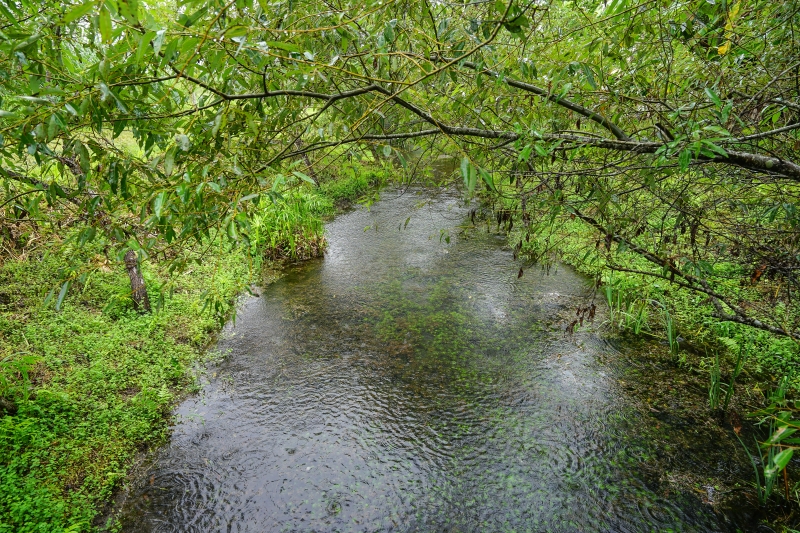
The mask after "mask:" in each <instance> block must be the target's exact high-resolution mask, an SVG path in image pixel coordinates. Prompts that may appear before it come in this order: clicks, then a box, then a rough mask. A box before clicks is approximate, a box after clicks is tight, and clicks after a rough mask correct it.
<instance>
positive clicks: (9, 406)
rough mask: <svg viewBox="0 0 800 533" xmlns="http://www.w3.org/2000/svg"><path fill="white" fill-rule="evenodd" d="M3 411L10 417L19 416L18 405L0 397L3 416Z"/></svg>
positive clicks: (0, 409) (0, 412)
mask: <svg viewBox="0 0 800 533" xmlns="http://www.w3.org/2000/svg"><path fill="white" fill-rule="evenodd" d="M3 411H5V412H6V414H9V415H15V414H17V404H15V403H14V402H12V401H11V400H6V399H5V398H3V397H2V396H0V414H2V413H3Z"/></svg>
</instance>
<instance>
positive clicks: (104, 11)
mask: <svg viewBox="0 0 800 533" xmlns="http://www.w3.org/2000/svg"><path fill="white" fill-rule="evenodd" d="M97 24H98V26H99V27H100V36H101V37H102V38H103V41H105V42H107V43H110V42H111V12H110V11H109V10H108V8H107V7H106V6H103V7H102V8H100V14H99V15H98V21H97Z"/></svg>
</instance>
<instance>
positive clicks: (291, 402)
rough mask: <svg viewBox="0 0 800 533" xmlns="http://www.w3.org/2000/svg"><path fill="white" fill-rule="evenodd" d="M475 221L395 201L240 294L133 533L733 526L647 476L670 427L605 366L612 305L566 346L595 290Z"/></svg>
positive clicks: (127, 515)
mask: <svg viewBox="0 0 800 533" xmlns="http://www.w3.org/2000/svg"><path fill="white" fill-rule="evenodd" d="M409 217H410V218H409ZM468 222H469V209H468V207H465V206H464V203H463V201H462V200H460V199H459V198H458V197H457V196H455V195H450V194H447V193H442V194H440V195H438V196H429V193H425V192H422V191H415V190H408V191H389V192H385V193H384V194H383V198H382V200H381V201H379V202H377V203H376V204H374V205H372V206H371V208H370V209H366V208H357V209H354V210H352V211H350V212H348V213H346V214H343V215H341V216H339V217H337V218H336V219H335V220H334V221H333V222H330V223H329V224H328V225H327V229H328V242H329V248H328V251H327V253H326V256H325V258H324V259H320V260H315V261H309V262H306V263H303V264H299V265H294V266H292V267H289V270H288V272H287V274H286V275H285V276H284V277H283V278H281V279H280V280H279V281H277V282H276V283H274V284H272V285H270V286H269V287H267V288H266V289H265V290H264V291H263V294H261V296H260V297H254V296H253V297H247V298H245V299H243V300H242V302H241V304H240V307H239V310H238V313H237V317H236V322H235V325H233V324H229V325H228V326H226V328H225V330H224V331H223V334H222V337H221V340H220V341H219V344H218V346H217V349H218V350H219V351H220V352H222V353H224V354H226V355H225V358H224V359H223V360H222V362H221V363H219V364H218V365H217V366H215V367H212V369H211V371H209V375H208V379H207V382H206V383H205V384H204V386H203V389H202V391H201V393H199V394H197V395H195V396H192V397H190V398H188V399H187V400H185V401H184V402H183V403H182V404H181V405H180V406H179V407H178V408H177V410H176V415H177V424H176V426H175V427H174V433H173V435H172V437H171V441H170V442H169V444H168V445H167V446H165V447H164V448H162V449H161V450H159V451H157V452H156V453H155V454H154V457H153V459H152V462H151V463H149V464H148V465H147V466H145V467H143V468H142V472H140V474H139V475H138V476H137V478H136V480H135V481H134V483H133V485H132V487H131V489H130V490H129V492H128V495H127V498H126V500H125V502H124V505H123V507H122V511H121V514H120V516H121V520H122V524H123V531H127V532H216V531H219V532H283V531H308V532H311V531H315V532H345V531H364V532H378V531H381V532H382V531H398V532H401V531H402V532H411V531H420V532H434V531H435V532H439V531H442V532H445V531H446V532H456V531H458V532H484V531H485V532H500V531H516V532H522V531H532V532H612V531H613V532H631V533H638V532H650V531H697V532H705V531H736V527H735V526H734V524H733V523H732V521H731V519H730V518H726V517H725V516H723V514H721V513H718V512H715V511H714V509H713V507H712V506H711V505H709V503H708V501H704V500H703V498H702V497H701V495H700V494H698V493H697V491H694V492H692V491H683V492H681V491H674V490H666V489H665V488H664V486H663V484H660V483H658V482H657V481H654V479H653V468H652V466H651V467H649V468H645V466H646V465H648V464H651V463H652V458H653V457H654V456H655V455H656V454H657V452H658V450H655V449H654V444H653V443H652V441H649V440H648V439H647V438H642V437H641V435H642V434H643V433H642V432H641V431H639V430H640V428H643V427H649V426H648V425H650V426H652V425H653V424H655V423H656V421H657V420H656V419H655V418H653V417H652V416H651V413H648V412H646V410H645V409H643V408H641V406H640V404H639V403H637V402H635V401H633V400H631V399H630V397H629V394H628V393H627V392H626V391H625V389H624V388H623V387H622V386H621V385H620V375H619V371H618V370H617V369H615V367H614V366H613V365H606V364H604V361H605V360H606V359H608V358H613V357H615V356H617V355H619V353H620V350H623V351H624V350H625V347H624V346H621V345H617V344H614V343H612V342H610V341H607V340H604V337H603V336H602V335H601V334H600V330H601V329H602V328H600V327H599V326H600V324H599V323H600V322H601V321H602V313H601V312H600V311H598V317H597V319H596V320H595V323H594V324H590V323H589V322H588V320H587V322H586V323H585V324H584V327H582V328H579V330H578V331H577V332H576V333H575V334H573V335H567V334H565V332H564V331H565V330H564V328H565V325H566V324H567V323H569V322H570V321H571V320H572V318H574V317H575V310H576V308H577V307H578V306H585V305H587V304H588V303H590V302H591V301H592V290H591V284H590V283H589V282H588V281H587V280H585V279H583V278H582V277H581V276H579V275H578V274H576V273H574V272H573V271H571V270H569V269H568V268H566V267H563V266H559V267H557V268H553V269H551V270H550V271H549V272H545V271H542V270H541V269H539V268H538V267H531V268H529V269H527V270H525V271H524V275H522V276H521V277H519V263H518V262H515V261H513V260H512V253H511V251H510V250H509V249H508V247H507V246H506V244H505V238H504V237H503V236H502V235H498V234H495V233H494V232H493V231H487V226H486V224H485V223H484V224H483V226H481V225H480V224H479V225H478V229H472V230H464V228H465V227H466V226H467V225H468ZM491 229H492V230H493V229H494V226H492V228H491ZM595 302H596V303H597V304H598V306H599V304H600V300H599V299H596V300H595ZM689 438H691V437H689ZM698 438H699V437H698ZM709 490H710V491H713V489H709Z"/></svg>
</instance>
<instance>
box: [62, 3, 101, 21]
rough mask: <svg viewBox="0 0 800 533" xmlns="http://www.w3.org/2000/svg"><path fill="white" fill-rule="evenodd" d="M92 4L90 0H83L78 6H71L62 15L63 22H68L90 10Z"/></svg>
mask: <svg viewBox="0 0 800 533" xmlns="http://www.w3.org/2000/svg"><path fill="white" fill-rule="evenodd" d="M94 6H95V3H94V2H92V1H90V2H84V3H83V4H80V5H79V6H76V7H73V8H72V9H71V10H69V11H68V12H67V14H66V15H64V24H69V23H70V22H72V21H75V20H78V19H79V18H81V17H82V16H84V15H85V14H86V13H88V12H89V11H91V10H92V8H93V7H94Z"/></svg>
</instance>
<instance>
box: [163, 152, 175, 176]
mask: <svg viewBox="0 0 800 533" xmlns="http://www.w3.org/2000/svg"><path fill="white" fill-rule="evenodd" d="M174 168H175V149H174V148H170V149H169V150H167V154H166V155H165V156H164V173H165V174H166V175H167V176H171V175H172V171H173V169H174Z"/></svg>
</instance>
